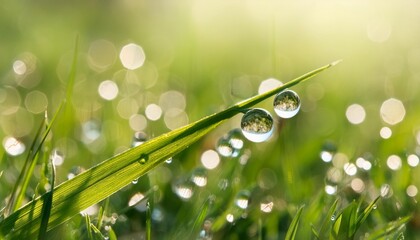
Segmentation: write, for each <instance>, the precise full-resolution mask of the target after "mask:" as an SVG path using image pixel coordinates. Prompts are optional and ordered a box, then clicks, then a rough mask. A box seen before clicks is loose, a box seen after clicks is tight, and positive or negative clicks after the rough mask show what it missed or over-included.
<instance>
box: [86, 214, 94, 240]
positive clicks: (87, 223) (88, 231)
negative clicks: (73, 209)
mask: <svg viewBox="0 0 420 240" xmlns="http://www.w3.org/2000/svg"><path fill="white" fill-rule="evenodd" d="M85 221H86V232H87V235H88V239H89V240H92V239H93V236H92V224H90V217H89V215H88V214H86V215H85Z"/></svg>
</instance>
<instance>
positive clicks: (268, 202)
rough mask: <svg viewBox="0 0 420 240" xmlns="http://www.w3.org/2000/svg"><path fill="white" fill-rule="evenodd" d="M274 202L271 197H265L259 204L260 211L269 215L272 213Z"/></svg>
mask: <svg viewBox="0 0 420 240" xmlns="http://www.w3.org/2000/svg"><path fill="white" fill-rule="evenodd" d="M273 207H274V202H273V197H271V196H267V197H265V198H264V199H263V200H262V201H261V203H260V210H261V212H265V213H270V212H271V211H273Z"/></svg>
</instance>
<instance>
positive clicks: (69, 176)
mask: <svg viewBox="0 0 420 240" xmlns="http://www.w3.org/2000/svg"><path fill="white" fill-rule="evenodd" d="M84 171H85V169H84V168H82V167H80V166H74V167H72V168H71V169H70V172H69V173H68V174H67V179H72V178H74V177H76V176H77V175H79V174H80V173H82V172H84Z"/></svg>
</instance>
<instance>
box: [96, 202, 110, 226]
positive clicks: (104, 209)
mask: <svg viewBox="0 0 420 240" xmlns="http://www.w3.org/2000/svg"><path fill="white" fill-rule="evenodd" d="M108 208H109V198H107V199H105V201H104V203H103V206H101V208H100V209H99V214H98V224H97V225H96V226H97V227H98V229H101V228H102V222H103V220H104V216H105V213H106V212H107V211H108Z"/></svg>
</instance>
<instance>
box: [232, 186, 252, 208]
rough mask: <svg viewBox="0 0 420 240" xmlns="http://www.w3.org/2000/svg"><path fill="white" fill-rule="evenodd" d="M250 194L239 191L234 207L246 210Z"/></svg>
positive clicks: (246, 191)
mask: <svg viewBox="0 0 420 240" xmlns="http://www.w3.org/2000/svg"><path fill="white" fill-rule="evenodd" d="M250 196H251V193H250V192H249V191H248V190H241V191H239V192H238V194H236V198H235V205H236V206H237V207H239V208H241V209H246V208H247V207H248V203H249V197H250Z"/></svg>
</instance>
